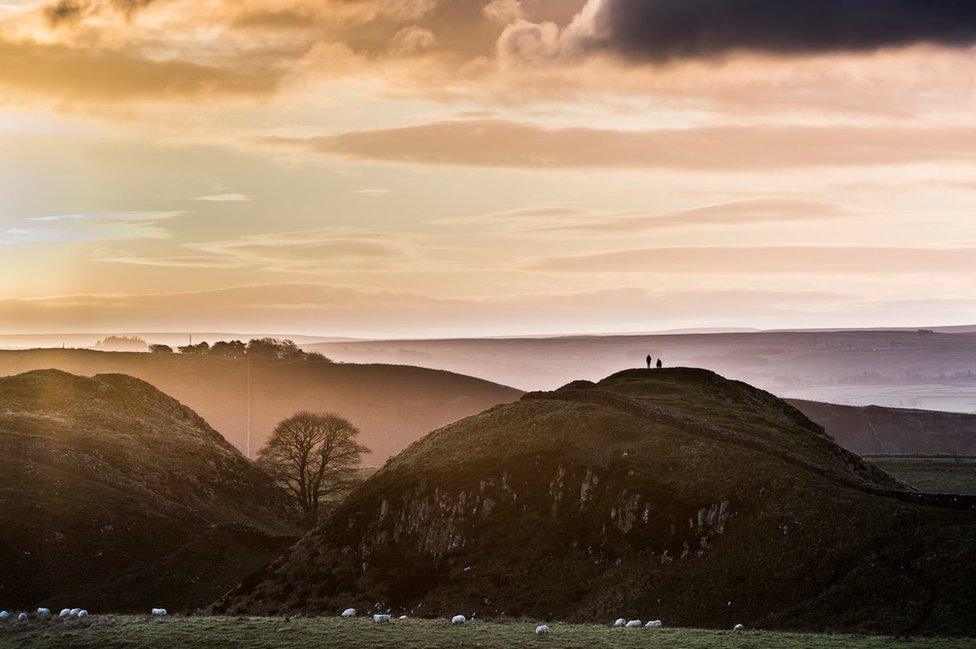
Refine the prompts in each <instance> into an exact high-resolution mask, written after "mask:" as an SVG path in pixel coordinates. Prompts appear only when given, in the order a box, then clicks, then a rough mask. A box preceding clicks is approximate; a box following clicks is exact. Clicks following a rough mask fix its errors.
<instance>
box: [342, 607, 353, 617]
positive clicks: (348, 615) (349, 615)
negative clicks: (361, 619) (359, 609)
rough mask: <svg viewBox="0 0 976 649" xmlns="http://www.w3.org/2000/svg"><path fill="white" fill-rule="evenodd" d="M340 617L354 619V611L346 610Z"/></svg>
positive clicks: (351, 609)
mask: <svg viewBox="0 0 976 649" xmlns="http://www.w3.org/2000/svg"><path fill="white" fill-rule="evenodd" d="M342 617H356V609H354V608H347V609H346V610H344V611H343V612H342Z"/></svg>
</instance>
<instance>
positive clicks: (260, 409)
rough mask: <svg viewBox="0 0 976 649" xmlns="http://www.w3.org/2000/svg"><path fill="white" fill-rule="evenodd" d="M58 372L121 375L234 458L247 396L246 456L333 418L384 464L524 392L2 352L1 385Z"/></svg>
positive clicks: (205, 358) (195, 361)
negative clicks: (171, 403) (181, 409)
mask: <svg viewBox="0 0 976 649" xmlns="http://www.w3.org/2000/svg"><path fill="white" fill-rule="evenodd" d="M48 368H54V369H59V370H63V371H66V372H71V373H73V374H81V375H85V376H91V375H94V374H99V373H118V374H127V375H129V376H134V377H136V378H139V379H142V380H144V381H148V382H149V383H152V384H153V385H154V386H156V387H157V388H159V389H160V390H162V391H163V392H165V393H166V394H169V395H171V396H173V397H174V398H176V399H178V400H179V401H181V402H182V403H185V404H186V405H188V406H189V407H191V408H193V409H194V410H195V411H197V412H198V413H200V415H201V416H202V417H203V418H204V419H206V420H207V421H208V422H209V423H210V424H211V425H212V426H213V427H214V428H216V429H217V430H218V431H220V433H221V434H222V435H223V436H224V437H225V438H226V439H227V440H228V441H230V442H231V443H232V444H234V446H236V447H237V448H238V449H239V450H241V451H244V450H245V449H246V442H245V432H246V430H247V421H248V398H247V396H248V387H249V386H250V396H251V398H250V421H251V431H252V441H251V450H252V456H253V454H254V453H256V452H257V450H258V449H259V448H260V447H261V446H262V445H263V444H264V441H265V440H266V439H267V437H268V435H269V434H270V433H271V431H272V430H273V429H274V426H275V425H276V424H277V423H278V422H279V421H281V420H282V419H285V418H286V417H289V416H290V415H292V414H294V412H295V411H297V410H302V409H309V410H335V411H337V412H339V413H341V414H342V415H343V416H345V417H346V418H347V419H349V420H350V421H352V422H353V424H355V425H356V426H357V427H359V429H360V430H362V432H363V436H362V440H363V442H364V443H365V444H366V445H367V446H368V447H369V448H370V449H372V453H371V454H370V455H369V456H368V457H367V458H366V461H367V463H376V464H379V463H382V462H383V461H384V460H386V459H387V458H388V457H390V456H391V455H393V454H395V453H398V452H399V451H401V450H402V449H403V448H405V447H406V446H407V445H408V444H409V443H411V442H413V441H414V440H416V439H417V438H418V437H420V436H421V435H423V434H425V433H426V432H428V431H429V430H431V429H433V428H437V427H438V426H443V425H444V424H446V423H449V422H452V421H455V420H457V419H460V418H462V417H466V416H468V415H471V414H474V413H477V412H480V411H482V410H484V409H485V408H488V407H491V406H493V405H496V404H499V403H506V402H509V401H513V400H515V399H518V398H519V396H521V394H522V393H521V392H520V391H518V390H514V389H512V388H507V387H505V386H501V385H498V384H495V383H490V382H488V381H483V380H481V379H475V378H472V377H469V376H462V375H459V374H452V373H450V372H444V371H438V370H431V369H424V368H418V367H408V366H395V365H344V364H330V363H313V362H303V361H286V360H267V361H260V360H254V361H252V362H251V363H250V369H248V364H247V362H246V361H245V360H244V359H235V358H221V357H216V356H212V355H183V354H136V353H120V352H117V353H106V352H97V351H87V350H70V349H69V350H53V349H38V350H29V351H0V375H2V374H17V373H20V372H27V371H30V370H36V369H48Z"/></svg>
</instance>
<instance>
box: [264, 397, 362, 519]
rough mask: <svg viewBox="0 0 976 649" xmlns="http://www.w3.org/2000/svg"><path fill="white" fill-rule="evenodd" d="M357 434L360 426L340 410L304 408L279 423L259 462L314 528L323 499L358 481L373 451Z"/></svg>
mask: <svg viewBox="0 0 976 649" xmlns="http://www.w3.org/2000/svg"><path fill="white" fill-rule="evenodd" d="M358 437H359V429H357V428H356V427H355V426H353V425H352V424H351V423H349V421H348V420H346V419H344V418H343V417H340V416H339V415H337V414H335V413H331V412H325V413H316V412H308V411H304V410H303V411H301V412H297V413H295V414H294V415H292V416H291V417H289V418H288V419H285V420H284V421H282V422H281V423H279V424H278V425H277V426H276V427H275V429H274V433H272V434H271V439H269V440H268V443H267V445H265V447H264V448H262V449H261V450H260V452H258V464H259V465H261V466H262V467H263V468H264V469H265V471H267V472H268V473H269V474H270V475H271V476H272V477H273V478H274V479H275V481H277V482H278V484H280V485H281V486H282V487H284V488H285V489H286V490H287V491H288V493H289V494H291V496H292V497H293V498H294V499H295V502H296V503H297V504H298V507H299V508H300V510H301V511H302V513H303V514H304V515H305V519H306V523H307V525H308V526H309V527H311V526H313V525H315V524H316V523H317V522H318V519H319V512H320V509H321V505H322V501H323V500H324V499H325V498H327V497H328V496H329V495H332V494H335V493H337V492H341V491H343V490H345V489H348V488H349V487H350V486H351V485H352V484H354V483H355V480H354V479H353V478H354V475H355V473H354V472H355V469H356V467H358V466H359V462H360V459H361V458H362V455H363V453H368V452H369V449H368V448H366V447H365V446H363V445H362V444H360V443H359V440H358Z"/></svg>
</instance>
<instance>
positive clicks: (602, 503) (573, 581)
mask: <svg viewBox="0 0 976 649" xmlns="http://www.w3.org/2000/svg"><path fill="white" fill-rule="evenodd" d="M943 505H945V506H943ZM953 506H955V507H957V509H953V508H952V507H953ZM971 507H972V503H971V502H970V501H967V500H965V499H964V498H961V497H956V498H955V500H953V499H951V498H945V499H940V498H938V497H935V496H931V497H928V496H922V495H919V494H915V493H913V492H911V491H908V490H907V487H905V486H904V485H902V484H901V483H899V482H898V481H896V480H895V479H893V478H891V477H890V476H888V475H887V474H885V473H884V472H883V471H881V470H880V469H878V468H876V467H874V466H873V465H870V464H867V463H866V462H864V461H863V460H862V459H861V458H859V457H858V456H856V455H854V454H852V453H850V452H848V451H846V450H844V449H842V448H841V447H839V446H837V445H836V444H835V443H834V442H833V440H831V439H830V437H829V436H827V435H826V434H825V433H824V431H823V429H822V428H820V427H819V426H817V425H816V424H814V423H813V422H811V421H810V420H809V419H807V418H806V417H805V416H804V415H803V414H802V413H800V412H799V411H798V410H796V409H795V408H793V407H792V406H790V405H789V404H787V403H786V402H784V401H782V400H780V399H778V398H776V397H774V396H772V395H770V394H768V393H766V392H763V391H761V390H758V389H756V388H753V387H751V386H749V385H746V384H744V383H739V382H736V381H729V380H726V379H724V378H722V377H720V376H718V375H717V374H714V373H712V372H708V371H704V370H692V369H672V370H660V371H653V370H651V371H648V370H632V371H626V372H621V373H618V374H615V375H613V376H611V377H609V378H606V379H604V380H602V381H600V382H599V383H590V382H587V381H578V382H574V383H571V384H569V385H567V386H564V387H563V388H561V389H559V390H556V391H553V392H545V393H532V394H528V395H526V396H525V397H524V398H523V399H522V400H520V401H519V402H517V403H513V404H509V405H503V406H497V407H495V408H492V409H490V410H487V411H485V412H483V413H481V414H479V415H476V416H473V417H469V418H467V419H465V420H463V421H459V422H456V423H454V424H451V425H449V426H446V427H444V428H441V429H439V430H437V431H435V432H433V433H431V434H429V435H427V436H426V437H424V438H423V439H421V440H419V441H418V442H416V443H414V444H413V445H411V446H410V447H409V448H407V449H406V450H405V451H404V452H403V453H401V454H400V455H398V456H396V457H395V458H393V459H391V460H390V461H389V462H387V464H386V465H385V466H384V467H383V468H382V469H381V470H380V471H379V472H378V473H376V474H375V475H374V476H373V477H372V478H370V479H369V480H367V481H366V482H365V483H364V484H363V485H361V486H360V487H359V488H358V489H357V490H355V491H354V492H353V493H352V494H351V495H350V496H349V497H348V498H347V499H346V500H345V501H344V502H343V503H342V504H341V505H340V506H339V507H338V508H337V509H336V511H335V512H334V514H333V515H332V517H331V518H330V519H329V520H327V521H325V522H324V523H323V524H322V525H321V526H320V527H319V528H318V529H316V530H315V531H313V532H312V533H311V534H309V535H308V536H306V537H305V538H303V539H302V541H301V542H299V543H298V544H297V545H295V546H293V547H292V548H290V549H289V550H288V552H286V553H285V555H284V556H282V557H281V558H279V559H278V560H277V561H275V562H274V563H272V564H270V565H269V566H267V567H266V568H264V569H263V570H261V571H259V572H258V573H256V574H254V575H252V576H251V577H249V578H248V579H246V580H245V581H244V582H243V583H242V584H241V585H240V586H238V587H237V588H236V589H234V590H233V591H231V592H230V593H229V594H228V595H227V596H225V597H224V598H222V599H221V600H220V601H219V602H218V603H217V605H216V608H215V610H217V611H221V612H233V613H250V614H253V613H264V614H284V613H299V612H307V613H316V612H329V613H332V612H334V611H336V610H341V608H342V607H344V606H357V607H360V608H361V609H362V610H369V609H370V608H374V609H387V608H388V609H391V610H393V611H395V612H400V611H403V612H408V613H410V614H411V615H422V616H440V615H448V614H451V613H455V612H464V613H467V614H470V613H477V614H478V615H479V616H485V617H490V616H512V617H519V616H529V617H532V618H535V619H561V620H577V621H600V622H605V621H606V620H611V619H614V618H616V617H618V616H623V617H642V618H644V619H647V618H648V617H653V618H661V619H664V620H666V621H667V622H668V624H671V625H679V626H706V627H719V628H729V627H730V626H731V624H733V623H736V622H743V623H745V624H747V625H748V626H749V627H750V628H789V629H808V630H831V631H837V630H847V631H876V632H912V633H914V632H917V633H926V634H954V635H961V634H972V633H974V632H976V613H974V610H976V607H974V604H976V592H974V584H976V574H974V570H976V569H974V567H973V566H974V561H976V517H974V515H973V513H972V511H970V509H971Z"/></svg>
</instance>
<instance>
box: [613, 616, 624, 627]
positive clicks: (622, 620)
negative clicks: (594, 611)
mask: <svg viewBox="0 0 976 649" xmlns="http://www.w3.org/2000/svg"><path fill="white" fill-rule="evenodd" d="M613 625H614V626H626V625H627V620H625V619H623V618H622V617H618V618H617V621H616V622H614V623H613Z"/></svg>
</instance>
